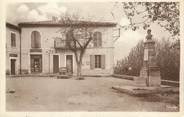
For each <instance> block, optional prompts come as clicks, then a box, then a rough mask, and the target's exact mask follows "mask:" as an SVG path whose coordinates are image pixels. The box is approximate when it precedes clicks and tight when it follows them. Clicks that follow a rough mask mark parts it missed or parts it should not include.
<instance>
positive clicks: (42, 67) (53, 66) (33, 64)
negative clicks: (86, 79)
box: [17, 21, 116, 75]
mask: <svg viewBox="0 0 184 117" xmlns="http://www.w3.org/2000/svg"><path fill="white" fill-rule="evenodd" d="M85 24H86V25H87V26H88V28H92V29H93V30H92V31H93V38H94V39H93V40H92V41H91V42H90V44H89V45H88V47H87V49H86V52H85V54H84V57H83V60H82V74H83V75H108V74H112V73H113V61H114V58H113V57H114V55H113V49H114V47H113V44H114V42H113V41H114V37H113V29H114V28H115V27H116V24H115V23H108V22H79V23H75V24H72V25H76V26H85ZM68 26H69V25H68V24H62V23H61V22H53V21H44V22H24V23H20V24H19V28H21V33H20V35H21V41H20V44H21V47H20V50H19V51H21V59H20V60H21V61H20V62H19V63H20V68H21V73H22V74H27V73H28V74H29V73H31V74H37V73H38V74H52V73H57V72H58V71H59V68H60V67H66V68H67V70H68V72H70V73H72V74H74V75H75V74H76V72H77V66H76V61H75V55H74V53H73V52H72V51H70V50H69V49H68V48H67V47H66V43H65V42H66V41H61V40H58V39H57V37H60V38H65V35H61V34H60V32H62V31H64V30H65V29H66V28H67V27H68ZM18 57H19V56H18V55H17V58H18Z"/></svg>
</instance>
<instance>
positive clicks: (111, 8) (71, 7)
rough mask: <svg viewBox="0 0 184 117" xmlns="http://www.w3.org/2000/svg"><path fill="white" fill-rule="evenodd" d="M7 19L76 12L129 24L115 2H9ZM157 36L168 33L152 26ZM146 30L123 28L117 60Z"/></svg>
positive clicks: (39, 18) (34, 18)
mask: <svg viewBox="0 0 184 117" xmlns="http://www.w3.org/2000/svg"><path fill="white" fill-rule="evenodd" d="M6 11H7V13H6V14H7V16H6V17H7V19H6V20H7V21H8V22H10V23H13V24H18V23H19V22H26V21H46V20H50V19H51V18H52V16H57V17H62V16H63V15H64V14H65V13H71V14H72V13H75V14H76V13H77V14H79V15H80V16H81V17H82V18H83V19H84V20H94V21H109V22H117V23H118V24H120V25H121V26H124V25H127V24H129V20H128V19H127V18H126V16H125V15H124V12H123V9H122V6H121V5H119V4H115V3H114V2H67V3H14V4H12V3H11V4H8V5H7V10H6ZM151 29H152V34H153V37H154V38H157V39H162V38H164V37H167V36H168V35H169V33H168V32H166V31H164V30H163V29H162V28H160V27H159V26H158V25H156V24H153V25H151ZM145 36H146V30H143V29H142V30H141V29H140V30H136V31H132V30H126V31H125V30H121V34H120V37H119V38H118V40H117V41H116V42H115V44H114V47H115V50H114V62H116V61H117V60H120V59H122V58H124V57H126V56H127V55H128V53H129V52H130V50H131V48H132V47H134V46H136V44H137V43H138V42H139V41H140V40H144V39H145Z"/></svg>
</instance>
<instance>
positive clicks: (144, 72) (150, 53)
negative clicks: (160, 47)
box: [140, 39, 161, 86]
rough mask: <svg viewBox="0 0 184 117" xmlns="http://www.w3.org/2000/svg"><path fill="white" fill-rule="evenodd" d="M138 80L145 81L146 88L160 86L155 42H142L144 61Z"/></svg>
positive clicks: (150, 40)
mask: <svg viewBox="0 0 184 117" xmlns="http://www.w3.org/2000/svg"><path fill="white" fill-rule="evenodd" d="M140 78H143V79H145V82H146V84H147V86H160V85H161V77H160V69H159V67H158V66H157V65H156V52H155V41H153V40H152V39H149V40H146V41H145V42H144V61H143V67H142V68H141V71H140Z"/></svg>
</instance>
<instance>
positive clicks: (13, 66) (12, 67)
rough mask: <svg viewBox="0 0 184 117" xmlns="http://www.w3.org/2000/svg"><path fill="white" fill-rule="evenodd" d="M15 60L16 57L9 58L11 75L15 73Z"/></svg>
mask: <svg viewBox="0 0 184 117" xmlns="http://www.w3.org/2000/svg"><path fill="white" fill-rule="evenodd" d="M15 62H16V59H11V75H15Z"/></svg>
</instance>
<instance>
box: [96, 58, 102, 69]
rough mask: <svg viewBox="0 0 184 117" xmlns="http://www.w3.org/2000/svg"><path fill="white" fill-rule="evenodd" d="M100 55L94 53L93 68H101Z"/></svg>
mask: <svg viewBox="0 0 184 117" xmlns="http://www.w3.org/2000/svg"><path fill="white" fill-rule="evenodd" d="M101 57H102V56H101V55H95V68H101V66H102V65H101V64H102V62H101Z"/></svg>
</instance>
